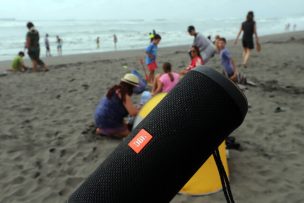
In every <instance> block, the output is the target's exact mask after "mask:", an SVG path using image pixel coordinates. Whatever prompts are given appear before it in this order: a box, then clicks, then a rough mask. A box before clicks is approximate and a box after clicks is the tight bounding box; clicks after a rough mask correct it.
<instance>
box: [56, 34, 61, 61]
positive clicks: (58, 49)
mask: <svg viewBox="0 0 304 203" xmlns="http://www.w3.org/2000/svg"><path fill="white" fill-rule="evenodd" d="M56 38H57V40H56V42H57V52H58V56H62V39H61V38H60V37H59V36H58V35H57V37H56Z"/></svg>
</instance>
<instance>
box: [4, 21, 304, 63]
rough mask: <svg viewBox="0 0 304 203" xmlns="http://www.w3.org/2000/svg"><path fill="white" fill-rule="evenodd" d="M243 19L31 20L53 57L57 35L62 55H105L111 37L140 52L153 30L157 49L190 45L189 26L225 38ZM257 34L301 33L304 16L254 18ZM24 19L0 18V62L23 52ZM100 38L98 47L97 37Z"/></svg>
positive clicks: (110, 48)
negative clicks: (157, 36)
mask: <svg viewBox="0 0 304 203" xmlns="http://www.w3.org/2000/svg"><path fill="white" fill-rule="evenodd" d="M243 20H244V19H237V18H229V17H227V18H225V19H216V18H213V19H199V18H198V19H196V20H191V19H190V20H185V19H155V20H146V19H133V20H72V19H69V20H33V23H34V24H35V26H36V28H37V29H38V30H39V32H40V46H41V55H42V56H45V46H44V36H45V34H46V33H48V34H49V36H50V37H49V41H50V44H51V54H52V55H54V56H56V55H57V50H56V47H57V45H56V36H57V35H59V36H60V37H61V38H62V40H63V54H64V55H70V54H80V53H92V52H106V51H113V50H114V43H113V34H116V35H117V37H118V43H117V49H118V50H130V49H143V50H144V48H145V47H146V46H147V45H148V43H149V33H150V32H152V30H153V29H154V30H156V32H157V33H159V34H160V35H161V36H162V41H161V44H160V47H169V46H175V45H186V44H189V45H190V44H191V43H192V41H193V38H192V37H191V36H189V35H188V33H187V32H186V30H187V27H188V25H194V26H195V27H196V28H197V30H198V31H199V32H201V33H203V34H204V35H205V36H208V35H211V36H212V38H214V36H215V35H221V36H223V37H226V38H227V39H233V38H235V37H236V35H237V32H238V31H239V29H240V25H241V22H242V21H243ZM256 22H257V27H258V34H259V35H268V34H276V33H282V32H285V26H286V24H288V23H290V24H291V26H290V31H292V30H293V25H294V24H296V25H297V26H296V30H304V15H298V16H292V17H284V18H262V19H261V18H257V19H256ZM26 23H27V21H25V20H15V19H0V61H3V60H11V59H12V58H13V57H14V56H15V55H16V54H17V53H18V52H19V51H22V50H23V49H24V43H25V35H26V32H27V29H26ZM97 37H100V42H101V43H100V48H99V49H98V48H97V46H96V38H97Z"/></svg>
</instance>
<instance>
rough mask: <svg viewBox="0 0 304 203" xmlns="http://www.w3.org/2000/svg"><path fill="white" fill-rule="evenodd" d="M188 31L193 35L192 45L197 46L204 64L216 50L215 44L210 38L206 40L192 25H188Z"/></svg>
mask: <svg viewBox="0 0 304 203" xmlns="http://www.w3.org/2000/svg"><path fill="white" fill-rule="evenodd" d="M188 33H189V35H191V36H193V37H194V41H193V46H196V47H198V48H199V50H200V55H201V57H202V59H203V61H204V63H205V64H206V63H207V62H208V61H209V59H210V58H212V57H213V56H214V55H215V52H216V50H215V46H214V45H213V43H212V42H211V41H210V40H208V39H207V38H206V37H204V36H203V35H202V34H200V33H198V32H196V30H195V27H194V26H193V25H190V26H189V27H188ZM190 55H191V53H190Z"/></svg>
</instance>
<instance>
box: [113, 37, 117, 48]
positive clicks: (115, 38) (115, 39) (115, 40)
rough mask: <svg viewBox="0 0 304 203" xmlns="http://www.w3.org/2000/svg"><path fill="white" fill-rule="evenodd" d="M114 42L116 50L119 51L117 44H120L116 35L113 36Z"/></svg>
mask: <svg viewBox="0 0 304 203" xmlns="http://www.w3.org/2000/svg"><path fill="white" fill-rule="evenodd" d="M113 42H114V49H115V50H117V42H118V39H117V36H116V34H114V35H113Z"/></svg>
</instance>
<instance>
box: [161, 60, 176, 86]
mask: <svg viewBox="0 0 304 203" xmlns="http://www.w3.org/2000/svg"><path fill="white" fill-rule="evenodd" d="M163 70H164V72H165V73H168V75H169V77H170V80H171V82H173V81H174V76H173V74H172V72H171V70H172V65H171V63H169V62H165V63H164V64H163Z"/></svg>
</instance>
